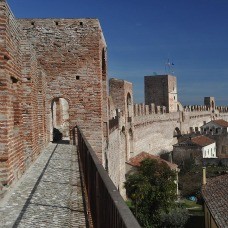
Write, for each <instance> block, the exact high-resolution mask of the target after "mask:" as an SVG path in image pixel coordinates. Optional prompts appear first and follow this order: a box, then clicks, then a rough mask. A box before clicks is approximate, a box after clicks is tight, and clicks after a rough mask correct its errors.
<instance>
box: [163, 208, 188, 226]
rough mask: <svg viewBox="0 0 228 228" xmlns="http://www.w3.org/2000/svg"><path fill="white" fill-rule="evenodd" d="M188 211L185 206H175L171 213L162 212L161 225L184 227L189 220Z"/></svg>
mask: <svg viewBox="0 0 228 228" xmlns="http://www.w3.org/2000/svg"><path fill="white" fill-rule="evenodd" d="M188 218H189V215H188V211H187V210H186V209H184V208H174V209H172V210H171V211H169V213H162V214H161V227H164V228H172V227H173V228H174V227H175V228H182V227H184V225H185V224H186V222H187V221H188Z"/></svg>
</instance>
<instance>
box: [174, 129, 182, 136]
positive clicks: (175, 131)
mask: <svg viewBox="0 0 228 228" xmlns="http://www.w3.org/2000/svg"><path fill="white" fill-rule="evenodd" d="M179 136H181V131H180V129H179V127H176V128H175V129H174V132H173V137H179Z"/></svg>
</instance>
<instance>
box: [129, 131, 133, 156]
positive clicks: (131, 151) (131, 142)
mask: <svg viewBox="0 0 228 228" xmlns="http://www.w3.org/2000/svg"><path fill="white" fill-rule="evenodd" d="M128 140H129V154H130V155H131V154H133V153H134V150H133V141H134V140H133V131H132V129H131V128H130V129H129V131H128Z"/></svg>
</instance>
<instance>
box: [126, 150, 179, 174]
mask: <svg viewBox="0 0 228 228" xmlns="http://www.w3.org/2000/svg"><path fill="white" fill-rule="evenodd" d="M147 158H149V159H154V160H157V161H158V162H165V163H166V164H167V165H168V166H169V167H170V169H172V170H176V169H177V167H178V165H176V164H174V163H171V162H168V161H166V160H164V159H162V158H160V157H158V156H155V155H152V154H149V153H146V152H141V153H140V154H138V155H136V156H135V157H132V158H130V159H129V161H128V162H126V163H127V164H129V165H131V166H136V167H139V166H140V163H141V162H142V161H143V160H145V159H147Z"/></svg>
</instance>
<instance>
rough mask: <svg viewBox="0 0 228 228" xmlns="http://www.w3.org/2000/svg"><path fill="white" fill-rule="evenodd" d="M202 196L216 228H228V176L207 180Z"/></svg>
mask: <svg viewBox="0 0 228 228" xmlns="http://www.w3.org/2000/svg"><path fill="white" fill-rule="evenodd" d="M202 195H203V198H204V200H205V203H206V205H207V207H208V209H209V211H210V213H211V215H212V216H213V218H214V220H215V222H216V224H217V225H218V227H221V228H224V227H228V174H225V175H221V176H218V177H215V178H211V179H208V180H207V184H206V185H204V186H203V187H202Z"/></svg>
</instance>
